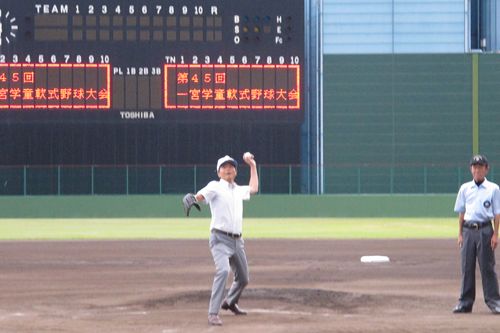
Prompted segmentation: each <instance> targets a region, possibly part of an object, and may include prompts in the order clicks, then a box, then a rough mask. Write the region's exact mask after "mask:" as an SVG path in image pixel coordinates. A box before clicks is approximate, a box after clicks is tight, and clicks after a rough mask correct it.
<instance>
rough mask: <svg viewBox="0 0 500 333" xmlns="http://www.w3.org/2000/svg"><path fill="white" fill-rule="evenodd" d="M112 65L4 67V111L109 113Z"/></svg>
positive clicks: (0, 69)
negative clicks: (71, 110) (38, 110)
mask: <svg viewBox="0 0 500 333" xmlns="http://www.w3.org/2000/svg"><path fill="white" fill-rule="evenodd" d="M110 78H111V66H110V65H109V64H13V63H10V64H0V109H7V108H11V109H16V108H18V109H33V108H44V109H46V108H49V109H50V108H54V109H56V108H63V109H64V108H65V109H109V108H110V107H111V95H110V91H111V82H110Z"/></svg>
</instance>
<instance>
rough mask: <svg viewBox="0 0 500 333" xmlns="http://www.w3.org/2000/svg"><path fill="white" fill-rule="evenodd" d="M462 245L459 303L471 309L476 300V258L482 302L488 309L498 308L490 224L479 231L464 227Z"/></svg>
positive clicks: (499, 301)
mask: <svg viewBox="0 0 500 333" xmlns="http://www.w3.org/2000/svg"><path fill="white" fill-rule="evenodd" d="M462 234H463V244H462V294H461V295H460V299H459V301H460V303H459V305H461V306H462V307H464V308H467V309H471V310H472V306H473V304H474V300H475V299H476V257H477V259H478V262H479V269H480V271H481V280H482V283H483V294H484V301H485V302H486V305H488V307H489V308H490V309H492V308H494V307H498V306H500V295H499V293H498V279H497V274H496V273H495V253H494V252H493V250H492V248H491V236H492V235H493V228H492V226H491V224H490V225H489V226H484V227H482V228H479V229H469V228H466V227H465V226H464V229H463V233H462Z"/></svg>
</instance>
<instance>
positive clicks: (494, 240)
mask: <svg viewBox="0 0 500 333" xmlns="http://www.w3.org/2000/svg"><path fill="white" fill-rule="evenodd" d="M499 223H500V214H496V215H495V219H494V224H495V230H493V236H491V249H492V250H493V251H495V249H496V248H497V246H498V225H499Z"/></svg>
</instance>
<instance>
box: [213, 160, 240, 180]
mask: <svg viewBox="0 0 500 333" xmlns="http://www.w3.org/2000/svg"><path fill="white" fill-rule="evenodd" d="M237 174H238V172H237V171H236V167H235V166H234V165H232V164H231V163H224V164H222V165H221V166H220V168H219V172H217V175H218V176H219V178H221V179H224V180H225V181H227V182H229V183H231V184H232V183H233V182H234V178H236V175H237Z"/></svg>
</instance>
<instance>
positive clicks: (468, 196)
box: [455, 178, 500, 222]
mask: <svg viewBox="0 0 500 333" xmlns="http://www.w3.org/2000/svg"><path fill="white" fill-rule="evenodd" d="M455 212H465V215H464V220H465V221H471V222H483V221H491V220H493V219H494V217H495V215H497V214H500V190H499V187H498V185H497V184H495V183H492V182H490V181H488V180H487V179H486V178H485V179H484V181H483V183H482V184H481V185H479V186H477V185H476V183H475V182H474V180H472V181H470V182H467V183H465V184H463V185H462V186H461V187H460V190H459V191H458V195H457V200H456V202H455Z"/></svg>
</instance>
